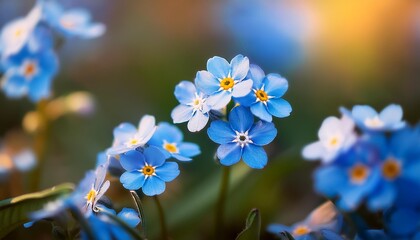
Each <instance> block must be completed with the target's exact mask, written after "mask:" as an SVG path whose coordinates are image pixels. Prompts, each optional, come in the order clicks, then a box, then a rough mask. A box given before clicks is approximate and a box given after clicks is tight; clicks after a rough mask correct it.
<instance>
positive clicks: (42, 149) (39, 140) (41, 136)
mask: <svg viewBox="0 0 420 240" xmlns="http://www.w3.org/2000/svg"><path fill="white" fill-rule="evenodd" d="M47 104H48V102H47V100H41V101H40V102H39V103H38V105H37V112H38V114H39V116H40V119H38V120H39V121H40V122H39V124H40V125H39V129H37V132H36V135H35V146H34V148H35V155H36V159H37V162H38V163H37V166H36V168H35V170H34V172H33V174H32V179H31V186H30V189H31V191H37V190H38V189H39V185H40V182H41V175H42V168H43V166H44V162H45V153H46V149H47V141H48V130H49V126H48V123H49V122H48V120H47V117H46V116H45V108H46V106H47Z"/></svg>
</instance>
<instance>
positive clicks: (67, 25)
mask: <svg viewBox="0 0 420 240" xmlns="http://www.w3.org/2000/svg"><path fill="white" fill-rule="evenodd" d="M60 23H61V26H63V27H64V28H67V29H71V28H74V27H75V26H76V24H75V23H74V22H73V21H70V20H69V19H65V18H62V19H61V20H60Z"/></svg>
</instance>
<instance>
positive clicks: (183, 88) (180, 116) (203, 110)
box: [171, 81, 210, 132]
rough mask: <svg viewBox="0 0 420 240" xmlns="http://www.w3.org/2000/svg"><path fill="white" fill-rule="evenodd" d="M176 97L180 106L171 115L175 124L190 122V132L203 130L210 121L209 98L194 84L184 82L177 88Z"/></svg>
mask: <svg viewBox="0 0 420 240" xmlns="http://www.w3.org/2000/svg"><path fill="white" fill-rule="evenodd" d="M175 97H176V99H177V100H178V101H179V103H180V104H179V105H178V106H176V107H175V108H174V110H172V113H171V117H172V119H173V121H174V123H182V122H187V121H188V130H189V131H190V132H197V131H200V130H201V129H203V128H204V126H206V124H207V122H208V120H209V111H210V107H209V106H208V105H207V96H205V95H204V93H202V92H200V91H198V90H197V89H196V88H195V85H194V84H193V83H192V82H189V81H182V82H180V83H179V84H178V85H176V87H175Z"/></svg>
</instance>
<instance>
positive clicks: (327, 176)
mask: <svg viewBox="0 0 420 240" xmlns="http://www.w3.org/2000/svg"><path fill="white" fill-rule="evenodd" d="M346 175H347V174H346V172H345V171H344V170H343V169H341V168H339V167H337V166H327V167H321V168H319V169H317V170H316V171H315V173H314V179H315V190H316V191H317V192H319V193H321V194H323V195H325V196H327V197H334V196H335V195H337V193H338V191H339V190H340V189H342V188H343V186H345V185H346V182H347V177H346Z"/></svg>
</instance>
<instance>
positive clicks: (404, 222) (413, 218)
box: [386, 208, 420, 236]
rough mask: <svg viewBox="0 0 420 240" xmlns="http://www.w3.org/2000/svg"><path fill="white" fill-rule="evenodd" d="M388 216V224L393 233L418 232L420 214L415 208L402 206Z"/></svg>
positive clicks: (398, 234)
mask: <svg viewBox="0 0 420 240" xmlns="http://www.w3.org/2000/svg"><path fill="white" fill-rule="evenodd" d="M387 218H388V219H387V222H386V226H387V227H388V228H389V230H390V232H392V234H395V235H397V236H407V235H411V234H413V233H414V232H416V229H417V227H418V223H419V220H420V214H419V213H418V212H416V211H415V210H414V209H408V208H401V209H397V210H396V211H393V212H392V213H391V214H390V216H388V217H387Z"/></svg>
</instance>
